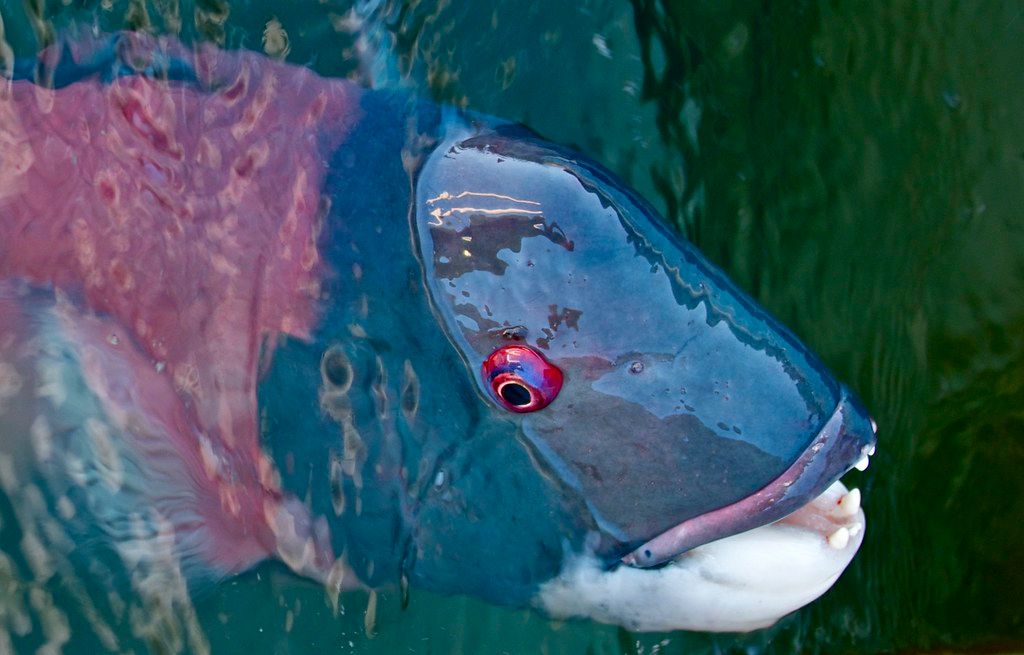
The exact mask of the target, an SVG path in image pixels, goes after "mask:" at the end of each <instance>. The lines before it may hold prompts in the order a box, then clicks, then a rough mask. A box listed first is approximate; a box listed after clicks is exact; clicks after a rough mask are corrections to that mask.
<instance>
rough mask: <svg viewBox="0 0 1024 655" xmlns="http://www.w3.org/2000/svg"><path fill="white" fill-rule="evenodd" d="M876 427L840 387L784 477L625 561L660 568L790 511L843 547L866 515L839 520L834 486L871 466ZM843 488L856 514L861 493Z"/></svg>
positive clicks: (676, 528) (685, 524) (778, 519)
mask: <svg viewBox="0 0 1024 655" xmlns="http://www.w3.org/2000/svg"><path fill="white" fill-rule="evenodd" d="M876 431H877V429H876V425H875V422H874V421H873V420H872V419H871V418H870V417H869V416H868V414H867V412H866V411H865V410H864V408H863V407H862V406H861V405H860V403H859V402H858V401H857V400H856V399H855V398H854V397H853V395H852V394H851V393H850V392H849V390H848V389H846V387H841V390H840V398H839V402H838V404H837V405H836V409H835V411H834V412H833V413H832V416H831V417H830V418H829V419H828V421H826V422H825V425H824V426H823V427H822V428H821V430H820V431H819V432H818V434H817V435H816V436H815V438H814V439H813V440H812V441H811V443H810V445H809V446H808V447H807V448H806V449H805V450H804V452H803V453H801V454H800V456H799V457H797V459H796V461H795V462H793V464H792V465H790V467H789V468H788V469H786V471H785V472H783V473H782V475H780V476H779V477H777V478H775V479H774V480H772V481H771V482H769V483H768V484H767V485H765V486H764V487H763V488H761V489H759V490H758V491H756V492H754V493H753V494H751V495H749V496H747V497H745V498H743V499H741V500H738V501H736V502H734V503H732V504H729V505H726V506H724V507H720V508H719V509H716V510H712V511H710V512H706V513H704V514H701V515H699V516H695V517H693V518H690V519H687V520H685V521H683V522H682V523H679V524H678V525H676V526H674V527H672V528H669V529H668V530H666V531H665V532H663V533H661V534H659V535H658V536H656V537H654V538H653V539H651V540H650V541H648V542H646V543H644V544H643V545H641V546H640V547H639V548H637V549H635V550H633V551H632V552H630V553H629V554H627V555H626V556H624V557H623V558H622V563H624V564H626V565H627V566H631V567H635V568H649V567H654V566H658V565H660V564H664V563H665V562H667V561H669V560H673V559H676V558H678V557H680V556H681V555H683V554H685V553H687V552H688V551H691V550H693V549H695V548H698V547H700V546H703V545H704V544H709V543H711V542H714V541H717V540H720V539H724V538H726V537H729V536H732V535H738V534H741V533H744V532H748V531H751V530H755V529H756V528H759V527H761V526H766V525H769V524H772V523H775V522H783V520H784V519H787V517H790V515H793V517H792V520H794V521H800V522H802V523H803V524H806V525H815V526H820V527H823V528H828V527H830V526H835V527H833V529H832V530H830V531H829V532H827V534H824V535H823V536H824V538H825V539H826V540H827V541H828V543H829V544H830V545H832V546H834V547H840V546H842V547H843V548H845V547H846V545H847V543H848V542H849V541H850V537H851V536H853V535H852V534H851V532H853V531H855V530H859V529H861V528H862V527H863V518H862V520H861V521H860V523H859V524H856V523H854V524H850V525H836V524H835V521H834V520H832V519H834V518H836V514H835V512H833V511H832V510H831V505H832V504H833V502H832V500H833V499H832V496H835V495H836V489H837V487H835V486H834V485H835V484H836V483H838V480H839V478H840V477H841V476H842V475H843V474H845V473H846V472H847V471H849V470H850V469H852V468H857V469H859V470H864V469H866V468H867V465H868V458H869V457H870V456H871V455H873V454H874V452H875V443H876V436H875V433H876ZM839 486H840V487H841V486H842V485H841V484H839ZM842 489H843V490H844V493H843V494H841V497H838V498H837V499H835V502H838V503H845V506H846V508H847V510H849V508H850V507H852V508H853V509H852V511H849V514H848V516H854V515H856V514H857V513H858V512H859V511H860V509H859V507H860V494H859V492H857V490H854V491H853V492H845V487H842ZM855 492H856V493H855ZM821 512H826V515H822V514H821ZM839 516H840V517H841V516H842V512H840V513H839ZM860 516H861V517H863V514H860ZM857 525H859V526H860V528H858V527H856V526H857ZM858 543H859V540H858Z"/></svg>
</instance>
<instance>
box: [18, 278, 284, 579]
mask: <svg viewBox="0 0 1024 655" xmlns="http://www.w3.org/2000/svg"><path fill="white" fill-rule="evenodd" d="M127 335H128V332H127V331H125V330H123V329H121V327H120V326H119V325H118V323H117V322H116V321H114V320H112V319H110V318H108V317H103V316H98V315H95V314H92V313H89V312H86V311H82V310H81V309H80V308H79V307H78V306H77V305H76V303H75V302H74V301H73V300H71V299H69V297H68V296H67V295H65V294H63V293H61V292H51V291H41V290H39V289H38V288H36V289H22V290H20V291H12V290H11V288H10V286H9V285H4V286H0V378H2V379H3V381H0V487H2V489H3V491H4V493H5V494H6V495H7V497H8V499H9V501H10V502H11V504H12V506H14V507H15V509H16V510H17V511H19V523H22V524H23V525H22V528H23V529H26V528H25V526H31V525H37V526H42V525H43V523H42V522H45V523H46V525H51V526H53V525H57V526H58V527H59V528H60V530H59V531H60V533H61V534H62V535H63V537H62V538H60V539H57V540H56V541H57V542H60V543H56V542H54V543H50V544H49V545H50V546H51V547H53V548H56V549H58V550H60V549H61V548H58V547H59V546H61V544H63V550H68V551H69V552H71V551H73V552H75V553H77V554H78V556H79V557H80V556H81V555H86V557H85V559H86V560H87V559H89V558H88V554H89V553H90V552H92V551H96V550H101V549H109V550H110V551H111V552H113V553H116V555H118V556H119V557H120V559H121V563H122V564H123V565H124V567H125V568H126V570H127V572H128V577H129V578H131V579H132V581H133V585H136V584H143V585H145V584H150V585H160V584H164V583H165V582H166V577H167V575H168V574H169V573H168V572H169V571H170V572H174V573H175V575H177V576H180V578H181V579H182V580H184V581H189V582H190V583H192V584H202V583H203V582H206V581H215V580H217V579H220V578H222V577H224V576H226V575H229V574H232V573H237V572H239V571H242V570H245V569H247V568H249V567H251V566H252V565H253V564H255V563H256V562H259V561H260V560H262V559H264V558H266V557H267V556H269V555H270V554H271V553H272V552H273V551H274V550H275V548H276V546H275V539H274V535H273V531H272V530H271V529H270V528H269V527H268V526H267V522H266V520H265V515H266V514H267V513H268V512H270V513H274V512H276V508H277V507H278V506H279V505H280V497H279V495H278V494H276V493H275V492H273V491H272V490H269V489H266V488H264V487H262V486H261V485H260V484H258V482H256V481H258V479H259V474H258V472H254V471H250V470H244V469H245V468H246V465H247V464H248V463H247V462H244V461H240V460H239V458H237V457H233V456H232V454H231V453H225V452H221V451H220V449H219V447H218V445H217V444H216V443H214V442H212V441H211V439H210V438H208V437H207V436H206V435H204V434H203V433H202V432H201V431H200V430H198V429H197V428H196V427H195V425H196V424H195V422H194V421H193V420H191V417H190V416H189V408H188V407H187V406H186V405H185V403H184V402H183V401H182V397H181V396H180V395H179V393H178V392H177V391H176V389H175V384H174V381H173V380H172V379H170V376H168V375H167V374H166V372H165V371H164V370H162V368H161V366H160V364H159V363H158V362H153V361H151V360H150V359H149V358H148V357H146V356H144V355H143V354H142V353H141V352H140V351H139V350H138V349H137V348H136V347H135V344H134V343H133V342H132V340H131V339H130V338H129V337H128V336H127ZM30 497H31V499H30ZM43 514H46V515H47V516H45V517H44V516H43ZM54 515H56V516H58V517H60V518H61V519H63V520H62V521H59V522H56V521H55V519H54ZM52 532H53V530H49V533H52ZM39 534H40V535H43V534H48V532H47V530H39ZM154 571H160V574H159V576H158V580H157V581H152V580H151V581H149V582H147V575H149V574H150V573H152V572H154ZM150 577H151V576H150ZM159 580H164V582H160V581H159Z"/></svg>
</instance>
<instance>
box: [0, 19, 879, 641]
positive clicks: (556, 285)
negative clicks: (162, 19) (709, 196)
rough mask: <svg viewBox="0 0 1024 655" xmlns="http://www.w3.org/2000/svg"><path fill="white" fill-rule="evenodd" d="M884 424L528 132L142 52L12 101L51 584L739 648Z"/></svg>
mask: <svg viewBox="0 0 1024 655" xmlns="http://www.w3.org/2000/svg"><path fill="white" fill-rule="evenodd" d="M876 433H877V426H876V424H875V423H874V421H873V420H872V419H871V417H870V416H869V414H868V412H867V410H866V409H865V407H864V405H863V404H862V403H861V401H860V400H859V399H858V398H857V397H856V395H855V394H854V393H853V392H852V391H851V390H850V389H849V388H848V387H847V386H845V385H843V384H841V383H840V382H838V381H837V380H836V379H835V378H834V376H833V375H832V374H831V373H830V372H829V371H828V369H827V368H826V367H825V365H824V364H823V363H822V362H821V360H820V359H819V358H818V357H817V356H816V355H814V354H813V353H812V352H811V351H810V350H809V349H808V348H807V347H806V346H805V345H804V344H803V343H802V342H801V341H800V340H799V338H798V337H797V336H796V335H794V334H793V333H792V332H791V331H789V330H788V329H787V328H785V327H784V326H783V325H781V324H780V323H779V322H778V321H777V320H776V319H775V318H773V317H772V316H771V315H770V314H769V313H768V312H767V311H766V310H765V309H764V308H762V307H761V306H760V305H758V304H757V302H756V301H754V300H753V299H752V298H751V297H750V296H749V295H747V294H746V293H744V292H743V291H742V290H741V289H740V288H738V287H737V286H736V285H735V284H734V283H733V282H731V281H730V280H729V279H728V278H727V276H726V275H725V274H724V273H723V272H722V271H721V270H720V269H719V268H718V267H716V266H715V265H714V264H713V263H711V262H710V261H708V260H707V259H706V258H705V257H704V256H703V255H702V254H701V253H700V252H699V251H698V250H697V249H696V247H694V246H693V245H692V244H691V243H689V242H687V241H686V240H685V239H683V238H682V237H681V236H680V235H679V234H678V233H677V232H676V231H675V230H674V229H672V228H670V227H668V225H667V223H666V221H665V220H664V219H663V218H662V217H660V216H659V215H658V213H657V212H656V210H655V209H654V208H653V207H652V206H651V205H650V204H649V203H648V202H646V201H645V200H644V199H643V198H641V197H640V196H639V195H637V194H636V193H635V192H634V191H632V190H630V189H629V188H627V187H626V185H624V184H623V183H622V182H621V181H620V180H618V179H617V178H616V177H615V175H614V174H613V173H611V172H610V171H608V170H607V169H606V168H604V167H603V166H601V165H600V164H598V163H597V162H595V161H593V160H591V159H589V158H588V157H586V156H584V155H583V154H581V153H579V152H576V151H574V150H573V149H571V148H568V147H564V146H561V145H557V144H554V143H551V142H548V141H546V140H544V139H543V138H542V137H540V136H539V135H537V134H535V133H534V132H532V131H531V130H529V129H528V128H526V127H524V126H522V125H519V124H516V123H513V122H509V121H504V120H502V119H499V118H495V117H491V116H487V115H483V114H478V113H474V112H472V111H470V110H466V109H460V108H455V107H450V106H444V105H439V104H436V103H433V102H431V101H430V100H427V99H424V98H421V97H418V96H416V95H415V94H412V93H409V92H408V91H403V90H388V89H369V88H363V87H362V86H360V85H359V84H357V83H355V82H353V81H350V80H344V79H328V78H323V77H320V76H318V75H317V74H315V73H314V72H312V71H310V70H308V69H306V68H303V67H299V66H295V65H291V64H287V63H283V62H280V61H276V60H273V59H271V58H268V57H265V56H262V55H260V54H257V53H253V52H247V51H240V50H239V51H229V50H223V49H219V48H217V47H215V46H213V45H192V46H186V45H183V44H182V43H180V42H178V41H176V40H174V39H172V38H169V37H155V36H150V35H146V34H141V33H121V34H116V35H111V36H107V37H98V38H93V39H89V38H81V37H79V38H76V39H68V40H65V41H63V42H60V43H59V44H58V45H56V46H53V47H51V48H49V49H47V50H44V51H43V52H42V53H41V54H40V56H39V58H38V59H36V60H31V61H22V62H19V64H18V66H17V68H16V70H15V73H14V78H13V79H12V80H10V81H8V82H7V83H6V86H5V87H4V88H3V93H2V97H0V489H2V490H3V493H4V494H5V495H6V496H7V498H8V499H9V500H10V502H11V505H12V507H14V511H15V513H16V516H17V520H18V522H19V525H20V528H21V530H22V532H23V534H25V535H27V537H26V538H25V539H24V540H23V542H22V543H23V546H24V545H25V544H28V545H29V546H32V548H31V550H32V551H33V552H42V551H47V552H48V553H49V554H48V555H46V556H45V557H43V556H39V557H36V558H34V559H33V558H31V557H30V558H29V559H30V560H32V561H36V562H42V563H39V564H38V567H39V568H40V571H37V573H38V574H40V575H42V576H44V577H47V576H50V575H63V576H66V577H68V578H69V579H76V580H77V579H87V578H88V576H89V575H95V571H96V569H97V566H99V564H98V563H102V567H101V568H102V569H103V571H105V573H104V576H105V578H104V579H105V580H107V581H108V582H109V583H110V584H111V585H112V586H114V587H117V586H118V585H121V586H123V587H126V588H130V589H132V590H133V591H135V592H137V593H139V594H143V595H145V594H156V593H164V594H165V593H170V591H169V590H173V593H174V594H177V596H176V597H181V598H187V597H188V596H189V595H190V594H193V593H201V590H202V589H204V588H207V587H208V586H210V585H215V584H218V583H220V582H221V581H223V580H225V579H227V578H230V577H231V576H235V575H238V574H240V573H242V572H244V571H247V570H249V569H251V568H253V567H254V566H256V565H257V564H259V563H261V562H264V561H266V560H276V561H278V562H281V563H282V564H283V565H284V566H286V567H287V568H289V569H290V570H291V571H293V572H294V573H295V574H296V575H297V576H300V577H303V578H308V579H310V580H312V581H314V582H315V583H317V584H321V585H324V587H325V589H326V590H328V592H329V593H330V594H332V595H333V597H335V598H337V595H338V594H340V593H342V592H350V591H355V590H374V589H380V588H387V587H393V586H396V585H400V586H401V587H402V588H403V589H405V588H407V587H412V588H415V589H425V590H430V591H433V592H440V593H445V594H460V595H470V596H475V597H478V598H480V599H483V600H484V601H487V602H490V603H495V604H500V605H507V606H515V607H528V608H533V609H535V610H536V611H539V612H542V613H544V614H546V615H548V616H551V617H554V618H558V619H567V618H576V619H581V620H593V621H599V622H605V623H611V624H616V625H620V626H623V627H625V628H628V629H630V630H635V631H655V630H657V631H661V630H676V629H682V630H702V631H748V630H754V629H758V628H762V627H766V626H770V625H772V624H774V623H775V622H776V621H778V620H779V619H780V618H781V617H783V616H785V615H787V614H789V613H791V612H793V611H795V610H797V609H799V608H800V607H803V606H804V605H806V604H808V603H810V602H812V601H813V600H814V599H816V598H818V597H819V596H820V595H821V594H823V593H824V592H825V591H826V590H827V589H829V588H830V587H831V586H832V585H833V583H835V581H836V580H837V579H838V578H839V576H840V574H841V573H842V572H843V571H844V570H845V569H846V567H847V566H848V565H849V564H850V562H851V561H852V559H853V557H854V555H855V554H856V552H857V550H858V548H859V547H860V544H861V543H862V540H863V538H864V534H865V516H864V512H863V509H862V508H861V495H860V492H859V491H858V490H856V489H853V490H849V489H847V487H846V486H845V485H844V484H843V483H842V482H841V481H840V478H841V477H842V476H843V475H844V474H846V473H847V472H848V471H849V470H851V469H852V468H854V467H856V468H860V469H863V468H864V467H866V466H867V463H868V461H869V460H868V458H869V456H870V455H872V454H874V450H875V447H876V441H877V437H876ZM47 561H48V562H49V564H45V562H47ZM55 562H56V563H55ZM83 597H84V598H86V599H88V593H84V594H83ZM83 602H84V601H83Z"/></svg>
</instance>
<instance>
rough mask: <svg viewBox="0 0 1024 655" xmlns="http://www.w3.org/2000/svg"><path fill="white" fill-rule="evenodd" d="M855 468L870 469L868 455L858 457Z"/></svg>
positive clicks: (859, 469)
mask: <svg viewBox="0 0 1024 655" xmlns="http://www.w3.org/2000/svg"><path fill="white" fill-rule="evenodd" d="M853 468H855V469H857V470H858V471H866V470H868V456H867V455H864V456H863V457H861V458H860V459H858V460H857V463H856V464H854V465H853Z"/></svg>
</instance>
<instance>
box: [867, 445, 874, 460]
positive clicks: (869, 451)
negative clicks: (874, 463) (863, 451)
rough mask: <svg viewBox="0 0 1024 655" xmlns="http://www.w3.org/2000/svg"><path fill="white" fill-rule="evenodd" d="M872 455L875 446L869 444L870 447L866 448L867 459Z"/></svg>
mask: <svg viewBox="0 0 1024 655" xmlns="http://www.w3.org/2000/svg"><path fill="white" fill-rule="evenodd" d="M874 454H875V444H871V447H870V448H868V457H871V456H872V455H874Z"/></svg>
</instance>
